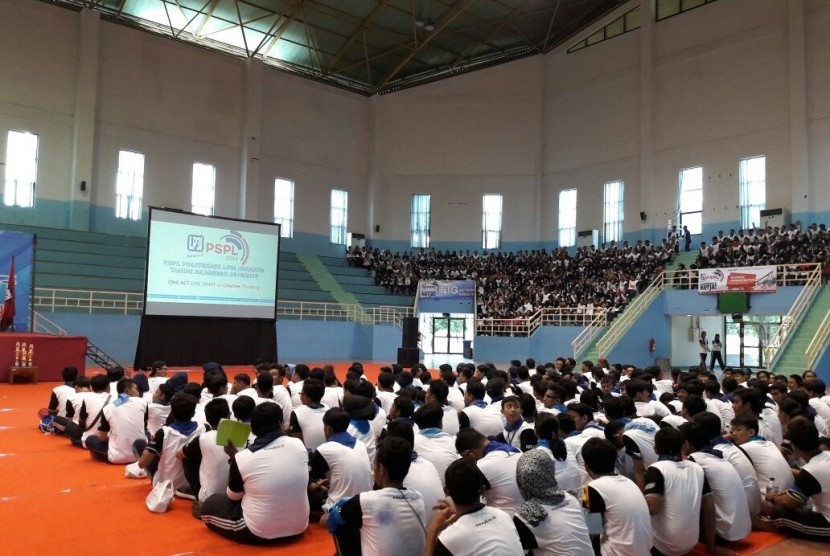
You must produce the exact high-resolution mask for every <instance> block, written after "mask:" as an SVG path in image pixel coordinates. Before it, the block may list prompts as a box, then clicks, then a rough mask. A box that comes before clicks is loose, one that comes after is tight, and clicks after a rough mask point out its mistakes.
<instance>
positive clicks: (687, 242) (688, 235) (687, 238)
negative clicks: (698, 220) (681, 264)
mask: <svg viewBox="0 0 830 556" xmlns="http://www.w3.org/2000/svg"><path fill="white" fill-rule="evenodd" d="M683 244H684V246H685V248H686V251H687V252H688V251H689V247H691V245H692V232H690V231H689V228H687V227H686V226H683Z"/></svg>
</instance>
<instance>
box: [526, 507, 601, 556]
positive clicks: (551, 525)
mask: <svg viewBox="0 0 830 556" xmlns="http://www.w3.org/2000/svg"><path fill="white" fill-rule="evenodd" d="M542 507H543V508H544V509H545V511H546V512H547V513H548V516H547V517H546V518H545V519H544V520H542V521H541V522H540V523H539V524H538V525H536V526H533V525H531V524H530V523H528V522H527V521H525V519H524V518H522V516H520V515H519V514H516V517H515V518H513V519H514V521H516V520H518V521H520V522H521V523H522V525H523V526H524V529H525V531H527V532H529V533H530V534H531V535H532V536H533V537H534V541H535V544H536V546H537V547H538V548H534V549H533V556H594V548H593V546H591V539H590V538H589V536H588V526H587V525H586V524H585V514H583V513H582V507H581V505H580V503H579V502H578V501H577V499H576V498H574V497H573V496H571V495H569V494H566V495H565V500H564V501H563V502H562V503H561V504H560V505H558V506H549V505H547V504H542ZM519 536H520V537H521V533H519Z"/></svg>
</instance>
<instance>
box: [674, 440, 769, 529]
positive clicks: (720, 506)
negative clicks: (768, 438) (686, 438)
mask: <svg viewBox="0 0 830 556" xmlns="http://www.w3.org/2000/svg"><path fill="white" fill-rule="evenodd" d="M689 459H692V460H694V461H695V463H697V464H698V465H700V466H701V467H702V468H703V473H704V475H705V476H706V481H707V482H708V483H709V488H710V489H711V490H712V496H714V500H715V529H716V530H717V534H718V536H719V537H721V538H722V539H724V540H726V541H729V542H734V541H739V540H741V539H743V538H746V537H747V536H748V535H749V533H750V532H751V531H752V521H751V517H750V514H749V503H748V502H747V499H746V492H745V491H744V488H743V485H742V484H741V476H740V475H739V474H738V471H737V470H736V469H735V468H734V467H733V466H732V465H731V464H730V463H729V462H728V461H726V460H725V459H723V458H719V457H717V456H715V455H712V454H708V453H704V452H695V453H693V454H692V455H691V456H690V457H689ZM756 496H757V494H756Z"/></svg>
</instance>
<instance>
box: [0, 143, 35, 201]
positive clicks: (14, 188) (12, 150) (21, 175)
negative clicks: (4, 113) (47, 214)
mask: <svg viewBox="0 0 830 556" xmlns="http://www.w3.org/2000/svg"><path fill="white" fill-rule="evenodd" d="M37 143H38V137H37V135H35V134H34V133H29V132H28V131H9V136H8V141H7V142H6V185H5V188H4V189H3V202H4V203H5V204H6V205H7V206H18V207H26V208H32V207H34V206H35V184H36V183H37Z"/></svg>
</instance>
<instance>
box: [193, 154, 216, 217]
mask: <svg viewBox="0 0 830 556" xmlns="http://www.w3.org/2000/svg"><path fill="white" fill-rule="evenodd" d="M215 202H216V168H215V167H214V166H213V165H211V164H202V163H200V162H194V163H193V190H192V191H191V193H190V210H191V212H195V213H196V214H204V215H205V216H213V207H214V204H215Z"/></svg>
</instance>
